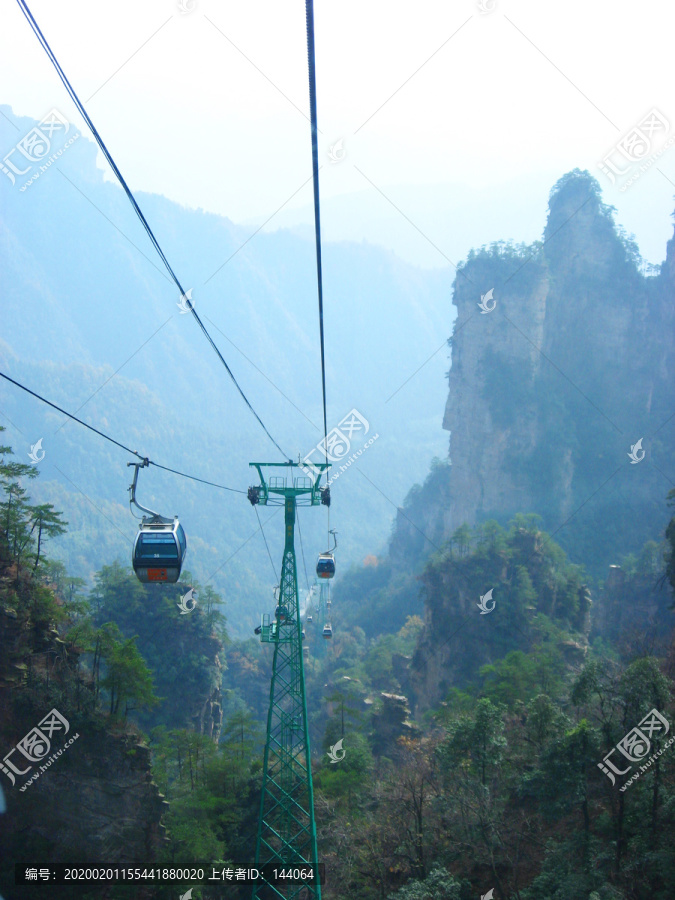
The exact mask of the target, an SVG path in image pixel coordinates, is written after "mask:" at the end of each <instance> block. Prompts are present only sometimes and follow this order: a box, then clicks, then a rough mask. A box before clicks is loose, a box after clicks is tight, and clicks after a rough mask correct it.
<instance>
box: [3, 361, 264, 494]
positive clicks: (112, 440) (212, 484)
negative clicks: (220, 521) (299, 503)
mask: <svg viewBox="0 0 675 900" xmlns="http://www.w3.org/2000/svg"><path fill="white" fill-rule="evenodd" d="M0 378H4V379H5V380H6V381H9V382H11V383H12V384H15V385H16V386H17V387H18V388H21V390H22V391H25V392H26V393H27V394H30V395H31V396H32V397H35V398H37V399H38V400H41V401H42V402H43V403H46V404H47V406H51V408H52V409H55V410H57V411H58V412H60V413H63V415H64V416H68V418H69V419H72V420H73V422H77V423H78V424H79V425H84V427H85V428H88V429H89V431H93V432H94V434H98V435H99V437H102V438H105V440H106V441H110V443H111V444H115V446H116V447H121V449H122V450H126V452H127V453H131V455H132V456H136V457H138V459H141V460H143V462H145V463H147V465H149V466H154V467H155V468H156V469H164V471H165V472H171V473H172V474H173V475H180V476H181V478H189V479H190V480H191V481H199V482H201V484H208V485H209V487H215V488H220V490H223V491H232V493H234V494H245V493H246V491H240V490H238V489H237V488H231V487H225V485H224V484H216V483H215V482H213V481H205V480H204V479H203V478H197V476H196V475H187V474H186V473H185V472H179V471H178V470H177V469H170V468H169V467H168V466H162V465H160V463H156V462H153V461H152V460H151V459H148V458H147V456H143V455H142V454H141V453H139V452H138V451H137V450H132V449H131V448H130V447H127V446H125V445H124V444H121V443H120V442H119V441H116V440H115V438H111V437H110V436H109V435H107V434H105V433H104V432H103V431H99V430H98V428H94V426H93V425H89V424H88V423H87V422H83V421H82V419H78V418H77V416H74V415H73V414H72V413H69V412H68V411H67V410H65V409H62V408H61V407H60V406H57V405H56V403H52V402H51V400H47V399H46V398H45V397H42V396H41V395H40V394H37V393H36V392H35V391H31V389H30V388H27V387H26V386H25V385H24V384H21V383H20V382H18V381H15V380H14V379H13V378H10V377H9V375H5V373H4V372H0Z"/></svg>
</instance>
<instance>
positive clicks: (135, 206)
mask: <svg viewBox="0 0 675 900" xmlns="http://www.w3.org/2000/svg"><path fill="white" fill-rule="evenodd" d="M17 3H18V4H19V6H20V8H21V12H22V13H23V14H24V16H25V17H26V19H27V21H28V24H29V25H30V27H31V28H32V29H33V31H34V32H35V35H36V37H37V39H38V40H39V42H40V44H41V45H42V47H43V49H44V50H45V52H46V54H47V56H48V57H49V59H50V60H51V62H52V64H53V66H54V68H55V69H56V72H57V74H58V76H59V78H60V79H61V81H62V82H63V85H64V87H65V89H66V90H67V91H68V94H69V95H70V97H71V99H72V101H73V103H74V104H75V106H76V107H77V109H78V110H79V112H80V114H81V115H82V118H83V119H84V120H85V122H86V123H87V125H88V126H89V128H90V130H91V133H92V134H93V136H94V138H95V140H96V143H97V144H98V145H99V147H100V148H101V152H102V153H103V155H104V156H105V158H106V159H107V161H108V163H109V165H110V168H111V169H112V170H113V172H114V173H115V175H116V176H117V180H118V181H119V183H120V184H121V186H122V188H123V190H124V192H125V194H126V195H127V197H128V198H129V202H130V203H131V205H132V207H133V209H134V212H135V213H136V215H137V216H138V218H139V220H140V222H141V224H142V226H143V228H144V229H145V231H146V232H147V235H148V237H149V238H150V241H151V242H152V245H153V246H154V248H155V250H156V251H157V253H158V254H159V257H160V259H161V260H162V262H163V263H164V265H165V267H166V270H167V271H168V273H169V275H170V276H171V279H172V281H173V283H174V284H175V285H176V287H177V288H178V290H179V291H180V294H181V297H182V298H183V299H184V300H185V302H186V303H187V305H188V308H189V309H190V312H191V313H192V315H193V316H194V318H195V320H196V322H197V324H198V325H199V327H200V328H201V330H202V331H203V333H204V336H205V337H206V339H207V340H208V342H209V343H210V344H211V346H212V347H213V349H214V351H215V353H216V355H217V356H218V358H219V359H220V361H221V362H222V364H223V365H224V366H225V369H226V370H227V373H228V375H229V376H230V378H231V379H232V381H233V383H234V385H235V387H236V388H237V390H238V391H239V393H240V394H241V396H242V398H243V400H244V402H245V403H246V405H247V406H248V408H249V409H250V410H251V412H252V413H253V415H254V416H255V417H256V419H257V420H258V422H259V424H260V425H261V427H262V429H263V431H264V432H265V434H266V435H267V437H268V438H269V439H270V440H271V441H272V443H273V444H274V446H275V447H276V448H277V450H278V451H279V452H280V453H281V455H282V456H283V457H284V459H288V458H289V457H288V454H286V453H284V451H283V450H282V449H281V447H280V446H279V444H278V443H277V442H276V441H275V440H274V438H273V437H272V435H271V434H270V432H269V431H268V430H267V428H266V426H265V424H264V422H263V421H262V419H261V418H260V416H259V415H258V413H257V412H256V411H255V409H253V406H252V405H251V403H250V401H249V399H248V397H247V396H246V394H245V393H244V391H243V390H242V388H241V387H240V385H239V382H238V381H237V379H236V378H235V377H234V374H233V372H232V370H231V369H230V367H229V366H228V364H227V362H226V361H225V358H224V357H223V355H222V353H221V352H220V350H219V349H218V347H217V346H216V344H215V342H214V340H213V338H212V337H211V335H210V334H209V333H208V331H207V330H206V326H205V325H204V323H203V322H202V320H201V319H200V317H199V315H198V313H197V311H196V310H195V308H194V306H193V305H192V301H191V300H190V298H189V297H188V296H187V294H186V292H185V289H184V288H183V286H182V284H181V283H180V281H179V280H178V276H177V275H176V273H175V272H174V270H173V269H172V267H171V265H170V263H169V261H168V259H167V258H166V256H165V255H164V251H163V250H162V248H161V247H160V245H159V242H158V241H157V238H156V237H155V235H154V234H153V231H152V229H151V228H150V225H149V224H148V221H147V219H146V218H145V216H144V215H143V213H142V211H141V208H140V206H139V205H138V203H137V202H136V198H135V197H134V195H133V194H132V193H131V190H130V188H129V186H128V185H127V183H126V181H125V180H124V178H123V176H122V173H121V172H120V170H119V169H118V168H117V165H116V163H115V161H114V159H113V158H112V156H111V155H110V152H109V151H108V148H107V147H106V145H105V143H104V142H103V138H102V137H101V135H100V134H99V133H98V131H97V130H96V128H95V126H94V123H93V122H92V121H91V119H90V118H89V114H88V113H87V111H86V109H85V108H84V106H83V104H82V102H81V101H80V98H79V97H78V96H77V94H76V93H75V89H74V88H73V86H72V85H71V83H70V81H68V78H67V76H66V74H65V72H64V71H63V69H62V68H61V66H60V65H59V62H58V60H57V59H56V56H55V55H54V53H53V51H52V49H51V47H50V46H49V43H48V41H47V39H46V38H45V36H44V35H43V34H42V32H41V31H40V27H39V26H38V24H37V22H36V21H35V19H34V18H33V14H32V13H31V11H30V10H29V9H28V6H27V4H26V3H25V0H17ZM324 393H325V392H324ZM324 422H325V403H324Z"/></svg>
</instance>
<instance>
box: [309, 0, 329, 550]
mask: <svg viewBox="0 0 675 900" xmlns="http://www.w3.org/2000/svg"><path fill="white" fill-rule="evenodd" d="M305 16H306V19H307V66H308V70H309V113H310V122H311V126H312V183H313V186H314V235H315V243H316V279H317V289H318V295H319V338H320V343H321V392H322V397H323V447H324V450H325V457H326V488H328V418H327V415H326V354H325V349H324V327H323V269H322V265H321V206H320V202H319V139H318V130H319V129H318V124H317V115H316V54H315V49H314V0H305ZM326 510H327V514H328V523H327V531H328V542H329V545H330V506H328V507H326Z"/></svg>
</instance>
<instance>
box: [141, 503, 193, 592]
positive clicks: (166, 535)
mask: <svg viewBox="0 0 675 900" xmlns="http://www.w3.org/2000/svg"><path fill="white" fill-rule="evenodd" d="M157 520H159V521H157ZM186 553H187V539H186V537H185V532H184V531H183V526H182V525H181V524H180V522H179V521H178V519H177V518H176V519H174V520H173V521H171V520H167V519H163V518H162V516H155V517H154V518H152V519H147V518H146V517H145V516H144V517H143V521H142V522H141V524H140V525H139V526H138V534H137V535H136V540H135V541H134V549H133V553H132V558H131V561H132V565H133V567H134V572H135V573H136V577H137V578H138V580H139V581H141V582H142V583H143V584H152V583H154V582H158V581H161V582H165V583H167V584H175V583H176V582H177V581H178V579H179V578H180V572H181V568H182V567H183V561H184V560H185V554H186Z"/></svg>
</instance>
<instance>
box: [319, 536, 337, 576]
mask: <svg viewBox="0 0 675 900" xmlns="http://www.w3.org/2000/svg"><path fill="white" fill-rule="evenodd" d="M330 533H331V534H332V535H333V540H334V541H335V543H334V545H333V548H332V549H331V550H326V552H325V553H319V559H318V560H317V563H316V574H317V576H318V577H319V578H332V577H333V576H334V575H335V548H336V547H337V538H336V537H335V535H336V532H335V531H334V530H333V529H331V531H330Z"/></svg>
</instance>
